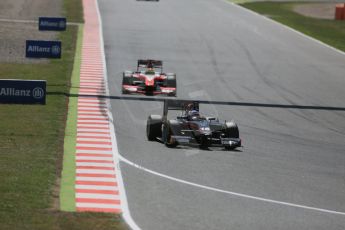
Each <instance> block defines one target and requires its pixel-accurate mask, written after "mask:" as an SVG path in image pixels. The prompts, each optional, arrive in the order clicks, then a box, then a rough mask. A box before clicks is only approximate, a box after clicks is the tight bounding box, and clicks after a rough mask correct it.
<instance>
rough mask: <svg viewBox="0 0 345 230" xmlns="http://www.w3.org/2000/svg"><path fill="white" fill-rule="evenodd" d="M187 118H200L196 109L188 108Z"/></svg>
mask: <svg viewBox="0 0 345 230" xmlns="http://www.w3.org/2000/svg"><path fill="white" fill-rule="evenodd" d="M188 118H189V120H198V119H199V118H200V113H199V112H198V111H197V110H190V111H189V112H188Z"/></svg>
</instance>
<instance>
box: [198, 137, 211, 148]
mask: <svg viewBox="0 0 345 230" xmlns="http://www.w3.org/2000/svg"><path fill="white" fill-rule="evenodd" d="M210 145H211V141H210V140H209V137H208V136H205V135H202V136H200V145H199V148H200V149H208V147H210Z"/></svg>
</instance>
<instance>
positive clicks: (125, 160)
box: [119, 155, 345, 216]
mask: <svg viewBox="0 0 345 230" xmlns="http://www.w3.org/2000/svg"><path fill="white" fill-rule="evenodd" d="M119 157H120V161H123V162H124V163H126V164H128V165H131V166H133V167H135V168H137V169H140V170H142V171H144V172H147V173H150V174H153V175H156V176H159V177H162V178H165V179H168V180H172V181H175V182H178V183H182V184H186V185H190V186H193V187H197V188H202V189H205V190H209V191H213V192H219V193H223V194H228V195H233V196H238V197H242V198H247V199H251V200H257V201H262V202H266V203H271V204H277V205H283V206H289V207H295V208H301V209H306V210H311V211H317V212H322V213H329V214H337V215H342V216H345V212H339V211H333V210H329V209H323V208H316V207H310V206H305V205H300V204H294V203H289V202H284V201H279V200H272V199H267V198H263V197H257V196H252V195H247V194H243V193H237V192H232V191H227V190H223V189H218V188H214V187H210V186H205V185H201V184H196V183H193V182H190V181H186V180H182V179H178V178H175V177H171V176H168V175H165V174H162V173H159V172H156V171H153V170H150V169H147V168H145V167H143V166H140V165H138V164H135V163H133V162H132V161H130V160H128V159H126V158H124V157H123V156H121V155H120V156H119Z"/></svg>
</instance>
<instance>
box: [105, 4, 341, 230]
mask: <svg viewBox="0 0 345 230" xmlns="http://www.w3.org/2000/svg"><path fill="white" fill-rule="evenodd" d="M99 4H100V12H101V17H102V21H103V33H104V40H105V53H106V62H107V71H108V81H109V88H110V94H111V96H112V97H111V98H112V100H111V105H112V110H113V111H112V112H113V116H114V119H115V129H116V136H117V141H118V146H119V152H120V154H121V155H122V156H123V157H125V158H126V159H128V160H130V161H132V162H134V163H136V164H138V165H140V166H142V167H145V168H148V169H150V170H153V171H155V172H159V173H162V174H165V175H168V176H171V177H174V178H178V179H181V180H185V181H189V182H193V183H196V184H199V185H203V186H209V187H213V188H217V189H221V190H225V191H229V192H234V193H239V194H243V195H250V196H254V197H259V198H266V199H270V200H274V201H281V202H287V203H292V204H297V205H301V207H296V206H288V205H286V204H284V203H274V202H273V203H272V202H267V201H264V200H258V199H252V198H249V197H243V196H238V195H236V194H229V193H221V192H219V191H212V190H207V189H205V188H201V187H195V186H191V185H188V184H184V183H180V182H177V181H173V180H170V179H167V178H164V177H161V176H158V175H154V174H151V173H148V172H147V171H144V170H142V169H140V168H136V167H133V166H131V165H128V164H126V163H121V170H122V175H123V179H124V184H125V188H126V192H127V198H128V203H129V209H130V212H131V215H132V217H133V219H134V221H135V222H136V223H137V224H138V226H139V227H140V228H142V229H150V230H155V229H165V230H170V229H189V230H190V229H264V230H267V229H275V230H276V229H299V230H303V229H313V230H315V229H322V230H324V229H339V230H340V229H344V228H345V216H344V212H345V141H344V140H345V100H344V98H345V55H344V54H342V53H340V52H336V51H335V50H332V49H330V48H328V47H326V46H324V45H321V44H320V43H318V42H315V41H313V40H310V39H308V38H306V37H304V36H301V35H300V34H297V33H295V32H293V31H291V30H289V29H287V28H285V27H283V26H281V25H279V24H277V23H274V22H272V21H270V20H267V19H265V18H263V17H261V16H258V15H255V14H253V13H251V12H248V11H247V10H244V9H242V8H240V7H238V6H234V5H231V4H228V3H226V2H225V1H222V0H188V1H185V0H161V1H160V2H158V3H156V2H145V1H144V2H143V1H140V2H138V1H134V0H130V1H129V0H100V1H99ZM140 58H153V59H161V60H163V62H164V69H165V71H166V72H175V73H176V74H177V80H178V92H177V94H178V98H180V99H198V100H204V101H209V102H211V103H209V104H202V105H201V111H202V112H204V113H205V114H213V115H215V116H219V117H220V118H222V119H227V120H229V119H232V118H233V119H235V121H236V122H237V123H238V125H239V128H240V134H241V137H242V139H243V142H244V146H245V148H244V149H243V150H241V149H240V150H239V151H224V150H222V149H211V150H209V151H206V150H199V149H195V148H189V147H180V148H175V149H169V148H166V147H165V146H164V145H162V144H160V143H157V142H149V141H147V140H146V136H145V124H146V118H147V117H148V115H149V114H161V113H162V103H161V102H159V101H154V99H155V97H145V96H143V97H144V98H145V100H139V99H140V96H127V97H125V98H122V99H121V81H122V71H123V70H131V69H133V70H134V69H135V67H136V61H137V59H140ZM304 207H313V208H318V209H323V210H330V211H336V212H339V213H330V212H324V211H320V210H314V209H306V208H304Z"/></svg>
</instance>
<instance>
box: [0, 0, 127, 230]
mask: <svg viewBox="0 0 345 230" xmlns="http://www.w3.org/2000/svg"><path fill="white" fill-rule="evenodd" d="M65 3H66V4H65V13H66V15H67V17H68V18H69V21H73V22H82V21H83V19H82V18H81V16H82V13H81V8H80V6H81V1H80V0H65ZM77 34H78V27H77V26H68V28H67V31H66V32H62V33H61V35H60V37H59V40H61V41H62V44H63V50H62V56H63V57H62V59H61V60H52V61H50V62H49V63H46V64H35V65H33V64H3V63H0V79H11V78H12V79H37V80H38V79H43V80H47V91H48V95H47V100H46V105H6V104H0V121H1V122H0V130H1V132H0V197H1V202H0V229H11V230H12V229H13V230H16V229H18V230H25V229H30V230H31V229H35V230H41V229H42V230H47V229H54V230H55V229H56V230H60V229H61V230H62V229H76V230H79V229H80V230H85V229H90V230H91V229H114V230H116V229H120V230H123V229H127V226H126V224H125V223H124V222H123V221H122V219H121V217H120V216H119V215H113V214H102V213H74V212H62V211H59V208H60V205H59V192H60V187H59V186H60V175H61V168H62V161H63V144H64V134H65V127H66V125H65V124H66V119H67V108H68V101H69V98H68V97H67V96H65V93H68V92H70V87H71V75H72V70H73V64H74V55H75V49H76V38H77ZM73 84H74V83H73ZM71 100H75V98H73V99H71ZM72 118H73V117H72ZM72 145H73V144H72ZM71 209H73V208H71Z"/></svg>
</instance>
